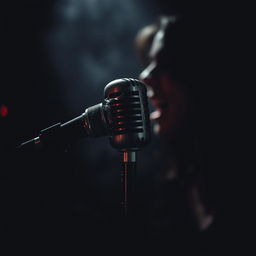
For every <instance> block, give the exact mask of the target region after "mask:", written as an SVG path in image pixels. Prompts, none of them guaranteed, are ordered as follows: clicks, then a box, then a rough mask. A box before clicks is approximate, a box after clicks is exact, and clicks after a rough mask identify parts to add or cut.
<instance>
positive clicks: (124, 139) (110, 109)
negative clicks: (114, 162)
mask: <svg viewBox="0 0 256 256" xmlns="http://www.w3.org/2000/svg"><path fill="white" fill-rule="evenodd" d="M101 136H109V138H110V144H111V145H112V147H114V148H115V149H117V150H118V151H120V152H122V153H123V162H122V164H123V170H122V185H123V193H122V206H123V210H124V214H125V215H127V213H128V205H129V206H131V209H132V207H133V202H134V201H135V184H136V180H135V176H136V152H137V151H138V150H140V149H141V148H142V147H144V146H145V145H146V144H147V143H148V142H149V141H150V137H151V128H150V120H149V109H148V101H147V94H146V87H145V85H144V84H143V83H142V82H140V81H139V80H136V79H131V78H129V79H128V78H123V79H116V80H114V81H112V82H110V83H108V84H107V85H106V86H105V88H104V100H103V102H102V103H99V104H97V105H94V106H92V107H89V108H87V109H86V110H85V112H84V113H82V114H81V115H80V116H78V117H76V118H74V119H72V120H70V121H68V122H66V123H64V124H61V123H57V124H55V125H53V126H50V127H48V128H46V129H43V130H42V131H41V132H40V133H39V135H38V137H36V138H33V139H31V140H29V141H26V142H24V143H22V144H21V145H19V146H18V149H20V150H24V149H28V150H31V149H34V148H43V149H44V148H46V149H47V148H55V147H56V146H57V147H62V146H65V145H67V144H69V143H71V142H73V141H74V140H77V139H79V138H82V137H101Z"/></svg>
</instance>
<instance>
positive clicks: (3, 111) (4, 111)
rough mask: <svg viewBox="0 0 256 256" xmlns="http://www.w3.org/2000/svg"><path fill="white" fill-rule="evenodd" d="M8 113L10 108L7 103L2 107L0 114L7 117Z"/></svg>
mask: <svg viewBox="0 0 256 256" xmlns="http://www.w3.org/2000/svg"><path fill="white" fill-rule="evenodd" d="M7 115H8V108H7V107H6V106H5V105H2V106H1V107H0V116H1V117H6V116H7Z"/></svg>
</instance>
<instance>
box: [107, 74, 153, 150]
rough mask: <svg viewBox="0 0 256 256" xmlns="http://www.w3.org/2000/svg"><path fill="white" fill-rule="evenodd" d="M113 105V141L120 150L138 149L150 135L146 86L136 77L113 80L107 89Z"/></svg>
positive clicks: (111, 123)
mask: <svg viewBox="0 0 256 256" xmlns="http://www.w3.org/2000/svg"><path fill="white" fill-rule="evenodd" d="M104 94H105V99H107V100H108V101H109V106H110V113H111V114H110V127H111V130H112V135H113V136H112V138H111V144H112V146H114V147H116V148H118V149H119V150H121V151H124V150H128V149H129V150H138V149H139V148H140V147H141V146H143V145H145V144H146V143H147V142H148V141H149V138H150V121H149V109H148V102H147V94H146V87H145V85H144V84H143V83H142V82H140V81H139V80H136V79H131V78H123V79H117V80H114V81H112V82H110V83H109V84H108V85H107V86H106V87H105V90H104Z"/></svg>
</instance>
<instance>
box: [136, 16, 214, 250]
mask: <svg viewBox="0 0 256 256" xmlns="http://www.w3.org/2000/svg"><path fill="white" fill-rule="evenodd" d="M203 24H204V23H203V20H199V19H198V18H197V17H189V16H183V17H182V16H180V15H171V16H161V17H160V18H159V21H158V22H156V23H155V24H150V25H147V26H145V27H143V28H142V29H141V30H140V31H139V32H138V34H137V36H136V38H135V47H136V50H137V53H138V56H139V58H140V60H141V62H142V63H143V65H144V66H145V69H144V70H143V71H142V72H141V74H140V75H139V78H140V79H141V80H142V81H143V82H144V83H145V84H146V86H147V89H148V97H149V99H150V101H151V104H152V106H151V107H152V110H153V112H152V113H151V116H150V117H151V120H152V122H153V130H154V134H155V137H154V140H153V142H152V144H151V147H149V148H148V149H146V150H145V151H144V154H145V156H144V157H143V158H142V159H143V160H142V161H144V167H145V171H144V175H145V177H147V176H148V180H150V182H149V183H148V187H147V188H145V187H144V188H140V189H141V191H142V190H143V189H145V191H147V192H142V193H144V197H145V198H147V199H148V202H147V203H146V202H145V209H147V211H146V212H147V213H146V215H148V220H147V221H148V224H149V226H148V228H149V236H152V237H151V238H153V240H154V241H155V238H156V237H158V238H160V239H159V240H161V243H163V244H166V246H173V248H179V247H180V246H181V245H182V244H183V245H191V247H190V246H188V248H186V249H187V250H190V249H191V248H192V247H195V248H197V249H198V248H199V247H200V246H203V245H202V243H201V242H202V241H200V239H199V237H200V236H205V234H206V233H207V232H208V231H209V230H211V228H212V226H214V223H215V211H216V208H215V200H214V197H213V195H214V192H213V191H212V182H213V180H211V178H210V177H211V171H212V169H211V168H213V166H211V165H210V164H209V161H210V158H209V155H210V151H211V150H212V148H211V147H212V145H211V143H210V140H211V136H212V132H213V129H214V127H213V126H211V124H210V122H209V115H210V112H209V111H210V109H209V106H210V102H211V98H210V97H209V94H208V93H209V92H210V91H211V83H210V76H209V74H210V72H209V71H211V68H210V65H209V63H211V62H212V64H214V61H213V59H212V58H211V53H210V52H209V49H208V47H209V46H210V43H209V41H207V40H208V38H207V33H204V29H203ZM207 90H209V91H208V92H207ZM145 177H144V180H145ZM141 181H142V180H141ZM141 184H143V182H142V183H141ZM142 201H143V199H142ZM147 204H148V205H147ZM144 216H145V215H144ZM198 245H199V247H197V246H198ZM205 245H206V244H205ZM185 247H186V246H185ZM183 249H184V247H183Z"/></svg>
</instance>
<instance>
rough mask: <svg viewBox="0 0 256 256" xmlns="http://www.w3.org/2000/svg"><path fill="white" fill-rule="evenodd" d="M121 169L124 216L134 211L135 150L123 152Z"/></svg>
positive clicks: (130, 214) (129, 215)
mask: <svg viewBox="0 0 256 256" xmlns="http://www.w3.org/2000/svg"><path fill="white" fill-rule="evenodd" d="M122 166H123V170H122V172H121V183H122V202H121V204H122V210H123V213H124V216H125V217H131V216H132V215H133V213H134V210H135V207H136V203H135V199H136V197H135V189H136V152H135V151H125V152H123V162H122Z"/></svg>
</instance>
